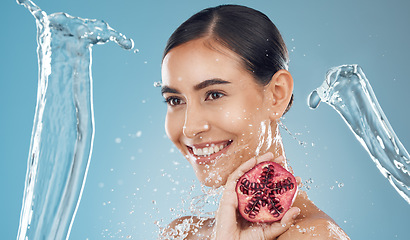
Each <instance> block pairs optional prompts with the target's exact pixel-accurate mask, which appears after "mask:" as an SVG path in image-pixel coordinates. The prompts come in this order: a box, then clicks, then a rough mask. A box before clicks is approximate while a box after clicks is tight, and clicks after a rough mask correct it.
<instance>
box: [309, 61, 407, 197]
mask: <svg viewBox="0 0 410 240" xmlns="http://www.w3.org/2000/svg"><path fill="white" fill-rule="evenodd" d="M320 102H325V103H327V104H329V105H330V106H331V107H332V108H333V109H335V110H336V111H337V112H338V113H339V114H340V116H341V117H342V118H343V119H344V120H345V122H346V124H347V125H348V126H349V128H350V130H352V132H353V133H354V135H355V136H356V138H357V139H358V140H359V142H360V143H361V145H362V146H363V147H364V148H365V149H366V151H367V152H368V153H369V154H370V157H371V158H372V160H373V161H374V163H375V164H376V166H377V168H378V169H379V170H380V172H381V173H382V174H383V176H384V177H386V178H387V179H388V180H389V182H390V183H391V185H392V186H393V187H394V188H395V189H396V191H397V192H398V193H399V194H400V196H402V197H403V198H404V199H405V200H406V201H407V202H408V203H409V204H410V173H409V167H410V156H409V153H408V152H407V150H406V149H405V148H404V146H403V144H402V143H401V142H400V140H399V139H398V137H397V136H396V134H395V133H394V131H393V128H392V127H391V126H390V124H389V122H388V120H387V118H386V116H385V114H384V113H383V110H382V109H381V107H380V105H379V103H378V102H377V99H376V96H375V94H374V92H373V90H372V87H371V86H370V83H369V81H368V80H367V78H366V76H365V75H364V73H363V71H362V69H361V67H360V66H358V65H342V66H339V67H335V68H332V69H330V70H329V72H328V73H327V75H326V79H325V81H324V82H323V84H322V85H321V86H320V87H319V88H317V89H316V90H314V91H313V92H312V93H311V94H310V96H309V97H308V105H309V107H310V108H312V109H314V108H316V107H318V105H319V104H320Z"/></svg>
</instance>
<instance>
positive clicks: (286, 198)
mask: <svg viewBox="0 0 410 240" xmlns="http://www.w3.org/2000/svg"><path fill="white" fill-rule="evenodd" d="M297 190H298V186H297V183H296V179H295V177H294V176H293V175H292V174H291V173H290V172H288V171H287V170H286V169H284V168H283V167H282V166H281V165H279V164H277V163H274V162H269V161H268V162H262V163H259V164H258V165H256V166H255V167H254V168H252V169H251V170H249V171H248V172H246V173H245V174H244V175H243V176H242V177H240V178H239V180H238V183H237V184H236V194H237V196H238V204H239V206H238V208H239V212H240V213H241V215H242V216H243V217H244V218H245V219H246V220H248V221H250V222H265V223H270V222H275V221H279V220H280V219H282V217H283V215H285V213H286V212H287V211H288V210H289V208H290V207H291V206H292V203H293V201H294V200H295V197H296V192H297Z"/></svg>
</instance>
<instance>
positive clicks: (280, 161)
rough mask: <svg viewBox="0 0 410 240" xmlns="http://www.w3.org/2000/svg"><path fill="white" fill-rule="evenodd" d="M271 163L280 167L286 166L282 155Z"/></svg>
mask: <svg viewBox="0 0 410 240" xmlns="http://www.w3.org/2000/svg"><path fill="white" fill-rule="evenodd" d="M273 162H275V163H278V164H280V165H282V166H285V164H286V159H285V157H284V156H283V155H281V156H279V157H277V158H275V159H273Z"/></svg>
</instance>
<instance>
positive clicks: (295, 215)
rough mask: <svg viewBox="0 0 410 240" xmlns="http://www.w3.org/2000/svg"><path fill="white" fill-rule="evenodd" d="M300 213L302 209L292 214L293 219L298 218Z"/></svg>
mask: <svg viewBox="0 0 410 240" xmlns="http://www.w3.org/2000/svg"><path fill="white" fill-rule="evenodd" d="M299 214H300V209H298V211H297V212H296V213H295V214H294V215H293V216H292V218H293V219H296V218H297V217H298V216H299Z"/></svg>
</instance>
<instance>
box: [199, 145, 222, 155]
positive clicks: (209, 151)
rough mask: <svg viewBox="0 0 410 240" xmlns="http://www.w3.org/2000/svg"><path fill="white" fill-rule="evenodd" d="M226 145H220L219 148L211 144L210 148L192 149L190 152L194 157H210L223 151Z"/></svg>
mask: <svg viewBox="0 0 410 240" xmlns="http://www.w3.org/2000/svg"><path fill="white" fill-rule="evenodd" d="M226 146H228V144H221V145H219V146H214V145H213V144H212V145H211V146H210V147H204V148H195V147H193V148H192V151H193V152H194V154H195V155H197V156H206V155H211V154H213V153H217V152H219V151H221V150H222V149H224V148H225V147H226Z"/></svg>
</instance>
